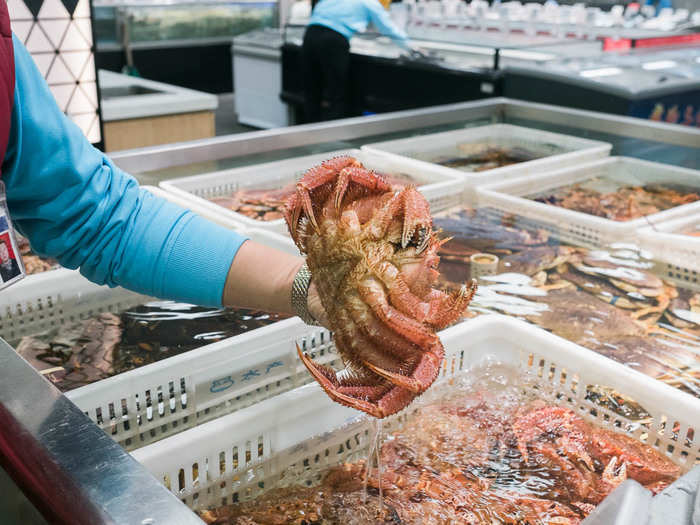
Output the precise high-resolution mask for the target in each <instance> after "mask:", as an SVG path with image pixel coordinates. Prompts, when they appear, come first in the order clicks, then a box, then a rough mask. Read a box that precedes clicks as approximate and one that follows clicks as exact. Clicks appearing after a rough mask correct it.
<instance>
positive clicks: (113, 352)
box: [16, 301, 284, 392]
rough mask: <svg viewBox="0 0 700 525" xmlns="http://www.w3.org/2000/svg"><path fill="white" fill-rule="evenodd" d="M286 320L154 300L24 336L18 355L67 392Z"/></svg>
mask: <svg viewBox="0 0 700 525" xmlns="http://www.w3.org/2000/svg"><path fill="white" fill-rule="evenodd" d="M281 319H284V317H283V316H281V315H278V314H270V313H266V312H260V311H254V310H246V309H240V308H204V307H200V306H194V305H190V304H184V303H176V302H172V301H154V302H149V303H145V304H142V305H138V306H135V307H133V308H128V309H126V310H124V311H122V312H120V313H118V314H113V313H109V312H105V313H101V314H99V315H96V316H93V317H91V318H89V319H86V320H84V321H79V322H77V323H75V324H71V325H63V326H61V327H59V328H55V329H52V330H49V331H47V332H43V333H40V334H36V335H32V336H26V337H23V338H22V339H21V340H20V342H19V344H18V345H17V346H16V350H17V353H18V354H19V355H21V356H22V357H23V358H24V359H26V360H27V361H28V362H29V363H30V364H31V365H32V366H33V367H34V368H35V369H37V370H39V371H40V373H42V374H43V375H44V376H45V377H47V378H48V379H49V380H51V382H52V383H54V384H55V385H56V386H57V387H58V388H59V389H60V390H61V391H63V392H65V391H68V390H72V389H74V388H79V387H81V386H85V385H87V384H90V383H93V382H95V381H99V380H101V379H105V378H107V377H111V376H113V375H117V374H120V373H122V372H126V371H128V370H133V369H135V368H139V367H141V366H144V365H148V364H150V363H155V362H156V361H160V360H162V359H166V358H168V357H172V356H175V355H178V354H181V353H183V352H187V351H189V350H194V349H195V348H198V347H200V346H204V345H206V344H209V343H213V342H215V341H219V340H221V339H225V338H227V337H233V336H235V335H238V334H242V333H244V332H248V331H250V330H254V329H256V328H260V327H262V326H267V325H269V324H272V323H274V322H276V321H278V320H281Z"/></svg>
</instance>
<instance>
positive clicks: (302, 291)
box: [292, 263, 318, 325]
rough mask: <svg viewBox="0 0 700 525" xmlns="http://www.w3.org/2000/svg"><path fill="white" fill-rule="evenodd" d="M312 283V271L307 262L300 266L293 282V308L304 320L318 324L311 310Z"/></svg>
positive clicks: (310, 323) (307, 322) (311, 323)
mask: <svg viewBox="0 0 700 525" xmlns="http://www.w3.org/2000/svg"><path fill="white" fill-rule="evenodd" d="M310 284H311V272H310V271H309V267H308V266H306V263H304V264H303V265H302V267H301V268H299V271H298V272H297V274H296V275H295V276H294V282H293V283H292V308H293V309H294V313H295V314H297V315H298V316H299V317H300V318H301V320H302V321H304V322H305V323H306V324H309V325H318V323H317V322H316V320H315V319H314V318H313V316H312V315H311V313H310V312H309V303H308V297H309V285H310Z"/></svg>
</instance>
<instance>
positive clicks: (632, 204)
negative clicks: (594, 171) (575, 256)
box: [525, 177, 700, 221]
mask: <svg viewBox="0 0 700 525" xmlns="http://www.w3.org/2000/svg"><path fill="white" fill-rule="evenodd" d="M698 192H700V188H699V187H693V186H685V185H683V184H673V183H667V184H664V183H649V184H645V183H644V182H639V183H637V184H634V183H631V184H630V183H628V184H626V183H624V182H620V181H617V180H614V179H612V178H610V177H593V178H591V179H588V180H586V181H583V182H577V183H575V184H571V185H567V186H561V187H558V188H555V189H552V190H547V191H543V192H537V193H534V194H531V195H526V196H525V198H527V199H531V200H534V201H537V202H543V203H545V204H552V205H554V206H559V207H561V208H566V209H569V210H574V211H580V212H583V213H588V214H589V215H595V216H597V217H603V218H605V219H610V220H613V221H629V220H633V219H639V218H641V217H645V216H647V215H651V214H654V213H658V212H661V211H666V210H669V209H671V208H674V207H676V206H680V205H682V204H690V203H691V202H697V201H698V200H700V195H698Z"/></svg>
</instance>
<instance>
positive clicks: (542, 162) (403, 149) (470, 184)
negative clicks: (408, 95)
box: [362, 124, 612, 197]
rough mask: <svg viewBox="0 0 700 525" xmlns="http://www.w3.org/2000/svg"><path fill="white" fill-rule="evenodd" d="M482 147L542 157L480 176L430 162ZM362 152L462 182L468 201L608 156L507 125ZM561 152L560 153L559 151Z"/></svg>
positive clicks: (590, 145) (581, 143)
mask: <svg viewBox="0 0 700 525" xmlns="http://www.w3.org/2000/svg"><path fill="white" fill-rule="evenodd" d="M469 143H486V144H491V145H494V146H506V147H524V148H527V149H529V150H532V151H535V152H538V153H541V154H542V155H545V156H544V157H542V158H540V159H535V160H530V161H526V162H520V163H518V164H513V165H511V166H503V167H502V168H495V169H492V170H486V171H481V172H467V171H463V170H459V169H457V168H448V167H446V166H440V165H438V164H433V163H432V162H430V159H431V158H434V157H435V156H436V155H448V156H453V155H454V156H456V155H457V154H458V149H457V148H458V146H459V145H460V144H469ZM362 149H363V151H371V152H374V153H382V154H384V155H386V156H388V157H389V158H392V159H397V158H406V157H410V158H411V159H412V160H414V161H415V162H416V163H418V164H420V165H421V166H422V168H423V170H424V171H425V172H427V173H435V174H438V173H442V174H444V175H453V176H457V177H459V178H460V180H462V181H463V182H462V183H463V186H464V188H465V190H466V194H467V196H468V197H470V196H471V195H473V189H474V188H475V187H477V186H480V185H482V184H489V183H494V182H500V181H503V180H508V179H512V178H515V177H521V176H524V175H533V174H539V173H542V172H543V171H545V170H549V171H551V170H554V169H558V168H562V167H565V166H575V165H577V164H579V163H581V162H586V161H589V160H595V159H599V158H601V157H606V156H607V155H609V154H610V150H611V149H612V146H611V145H610V144H608V143H607V142H599V141H597V140H589V139H582V138H578V137H572V136H569V135H562V134H560V133H552V132H549V131H541V130H538V129H530V128H525V127H521V126H513V125H511V124H490V125H487V126H479V127H472V128H466V129H460V130H455V131H446V132H443V133H435V134H431V135H421V136H417V137H411V138H406V139H399V140H390V141H386V142H376V143H374V144H366V145H365V146H363V147H362ZM562 150H563V151H562Z"/></svg>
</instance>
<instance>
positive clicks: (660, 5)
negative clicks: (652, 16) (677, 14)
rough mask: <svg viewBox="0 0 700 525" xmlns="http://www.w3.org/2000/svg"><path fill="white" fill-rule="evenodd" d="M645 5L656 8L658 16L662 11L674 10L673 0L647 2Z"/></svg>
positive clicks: (651, 0) (649, 0) (647, 0)
mask: <svg viewBox="0 0 700 525" xmlns="http://www.w3.org/2000/svg"><path fill="white" fill-rule="evenodd" d="M644 5H651V6H654V7H656V14H657V15H658V14H659V12H660V11H661V10H662V9H667V8H672V7H673V4H672V3H671V0H646V2H644Z"/></svg>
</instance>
